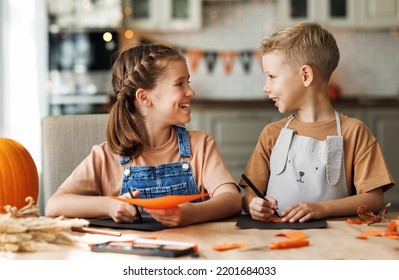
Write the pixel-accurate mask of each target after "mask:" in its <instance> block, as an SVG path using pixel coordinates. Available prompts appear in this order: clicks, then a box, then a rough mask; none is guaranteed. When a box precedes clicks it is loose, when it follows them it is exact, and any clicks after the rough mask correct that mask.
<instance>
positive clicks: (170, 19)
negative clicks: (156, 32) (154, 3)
mask: <svg viewBox="0 0 399 280" xmlns="http://www.w3.org/2000/svg"><path fill="white" fill-rule="evenodd" d="M163 2H165V9H164V13H163V15H162V16H163V25H162V26H160V29H161V30H165V31H193V30H199V29H200V28H201V25H202V1H198V0H168V1H163Z"/></svg>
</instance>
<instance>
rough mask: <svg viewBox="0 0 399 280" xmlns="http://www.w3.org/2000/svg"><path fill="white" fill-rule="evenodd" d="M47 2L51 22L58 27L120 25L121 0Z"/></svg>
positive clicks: (63, 0)
mask: <svg viewBox="0 0 399 280" xmlns="http://www.w3.org/2000/svg"><path fill="white" fill-rule="evenodd" d="M46 2H47V11H48V16H49V24H50V25H52V26H56V27H57V28H103V27H107V28H109V27H114V28H115V27H118V26H119V25H120V11H121V3H120V0H102V1H82V0H55V1H54V0H53V1H46Z"/></svg>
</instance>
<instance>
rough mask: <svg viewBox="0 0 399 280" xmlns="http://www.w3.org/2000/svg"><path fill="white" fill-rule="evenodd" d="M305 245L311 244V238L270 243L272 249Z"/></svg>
mask: <svg viewBox="0 0 399 280" xmlns="http://www.w3.org/2000/svg"><path fill="white" fill-rule="evenodd" d="M303 246H309V240H307V239H296V240H288V241H281V242H275V243H269V248H270V249H288V248H298V247H303Z"/></svg>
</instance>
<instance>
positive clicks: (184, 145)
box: [174, 125, 191, 158]
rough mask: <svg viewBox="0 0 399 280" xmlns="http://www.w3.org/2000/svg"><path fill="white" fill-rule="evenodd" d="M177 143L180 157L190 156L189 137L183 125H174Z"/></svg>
mask: <svg viewBox="0 0 399 280" xmlns="http://www.w3.org/2000/svg"><path fill="white" fill-rule="evenodd" d="M174 128H175V130H176V133H177V140H178V143H179V153H180V157H181V158H191V149H190V138H189V136H188V131H187V129H186V128H185V127H184V126H177V125H176V126H174Z"/></svg>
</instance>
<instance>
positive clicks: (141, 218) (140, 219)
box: [127, 188, 143, 224]
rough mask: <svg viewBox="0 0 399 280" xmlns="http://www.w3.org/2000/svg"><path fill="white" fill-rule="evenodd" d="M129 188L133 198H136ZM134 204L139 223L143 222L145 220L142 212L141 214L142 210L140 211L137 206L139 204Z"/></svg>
mask: <svg viewBox="0 0 399 280" xmlns="http://www.w3.org/2000/svg"><path fill="white" fill-rule="evenodd" d="M127 190H128V191H129V193H130V196H131V197H132V198H134V196H133V193H132V191H131V189H130V188H128V189H127ZM133 206H134V208H135V209H136V212H137V216H138V217H139V223H140V224H141V223H142V222H143V217H141V214H140V211H139V208H138V207H137V205H136V204H133Z"/></svg>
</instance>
